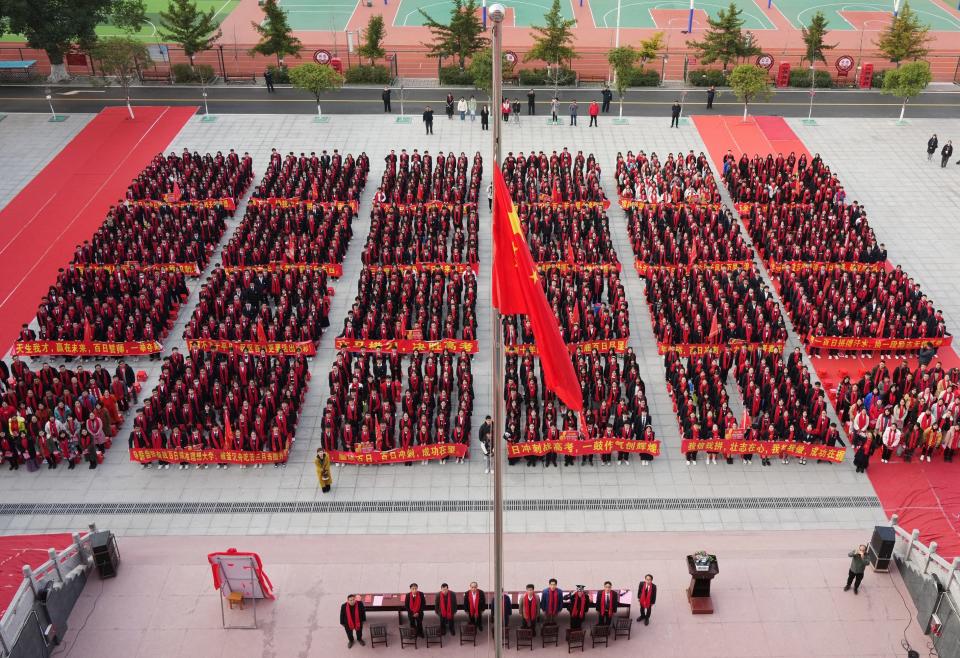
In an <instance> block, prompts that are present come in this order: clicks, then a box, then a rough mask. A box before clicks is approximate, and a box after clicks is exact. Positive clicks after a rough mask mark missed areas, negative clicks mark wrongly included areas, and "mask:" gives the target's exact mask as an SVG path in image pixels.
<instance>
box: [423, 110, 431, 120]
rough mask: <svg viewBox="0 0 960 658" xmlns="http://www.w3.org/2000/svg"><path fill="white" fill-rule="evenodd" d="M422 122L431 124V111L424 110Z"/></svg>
mask: <svg viewBox="0 0 960 658" xmlns="http://www.w3.org/2000/svg"><path fill="white" fill-rule="evenodd" d="M423 122H424V123H433V110H424V111H423Z"/></svg>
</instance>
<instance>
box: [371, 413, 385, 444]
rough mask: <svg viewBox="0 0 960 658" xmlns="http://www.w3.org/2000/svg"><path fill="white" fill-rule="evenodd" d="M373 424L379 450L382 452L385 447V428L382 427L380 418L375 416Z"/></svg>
mask: <svg viewBox="0 0 960 658" xmlns="http://www.w3.org/2000/svg"><path fill="white" fill-rule="evenodd" d="M373 422H374V423H375V426H374V432H373V433H374V436H376V437H377V450H380V449H381V448H382V447H383V427H381V426H380V417H379V416H374V417H373Z"/></svg>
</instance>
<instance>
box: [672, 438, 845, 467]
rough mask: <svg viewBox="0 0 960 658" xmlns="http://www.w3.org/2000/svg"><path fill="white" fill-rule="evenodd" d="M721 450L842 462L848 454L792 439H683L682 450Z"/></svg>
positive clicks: (843, 450)
mask: <svg viewBox="0 0 960 658" xmlns="http://www.w3.org/2000/svg"><path fill="white" fill-rule="evenodd" d="M701 450H705V451H706V452H719V453H723V454H724V455H760V456H761V457H803V458H804V459H822V460H824V461H828V462H835V463H840V462H842V461H843V460H844V458H845V457H846V454H847V449H846V448H838V447H830V446H825V445H820V444H816V443H794V442H792V441H737V440H729V441H725V440H723V439H717V440H709V439H708V440H693V439H683V440H682V441H681V442H680V451H681V452H684V453H687V452H699V451H701Z"/></svg>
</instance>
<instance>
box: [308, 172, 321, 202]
mask: <svg viewBox="0 0 960 658" xmlns="http://www.w3.org/2000/svg"><path fill="white" fill-rule="evenodd" d="M310 198H311V199H313V200H314V201H316V200H317V199H319V198H320V186H319V185H318V184H317V179H316V178H314V179H313V185H312V186H311V187H310Z"/></svg>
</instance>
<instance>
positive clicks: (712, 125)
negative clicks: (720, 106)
mask: <svg viewBox="0 0 960 658" xmlns="http://www.w3.org/2000/svg"><path fill="white" fill-rule="evenodd" d="M693 123H694V125H696V126H697V130H698V131H699V132H700V137H701V138H702V139H703V143H704V144H705V145H706V147H707V151H709V153H710V157H711V158H712V159H713V162H714V166H715V167H716V170H717V174H718V175H719V174H720V173H721V172H722V171H723V156H724V155H726V153H727V151H728V150H729V151H733V155H734V157H736V158H737V159H738V160H739V159H740V156H741V155H743V154H744V153H746V154H747V156H748V157H751V158H752V157H753V156H754V155H755V154H758V153H759V154H760V155H762V156H766V155H767V153H773V154H774V156H776V154H777V153H783V155H784V156H786V155H787V154H789V153H790V151H793V152H794V153H796V155H797V157H798V158H799V157H800V154H801V153H808V151H807V148H806V147H805V146H804V145H803V142H801V141H800V139H799V138H798V137H797V136H796V135H795V134H794V132H793V130H792V129H791V128H790V126H788V125H787V122H786V121H784V120H783V118H782V117H749V118H748V119H747V121H746V122H744V121H743V118H742V117H724V116H713V115H711V116H695V117H693ZM808 157H809V153H808Z"/></svg>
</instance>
